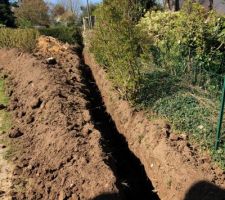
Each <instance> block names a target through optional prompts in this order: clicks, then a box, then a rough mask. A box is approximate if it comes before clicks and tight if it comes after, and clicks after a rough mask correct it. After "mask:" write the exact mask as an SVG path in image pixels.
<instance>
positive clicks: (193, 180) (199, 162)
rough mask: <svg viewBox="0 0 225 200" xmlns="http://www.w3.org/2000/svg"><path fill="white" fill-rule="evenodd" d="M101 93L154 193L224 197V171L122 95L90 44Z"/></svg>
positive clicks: (182, 198) (88, 57)
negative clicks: (148, 117)
mask: <svg viewBox="0 0 225 200" xmlns="http://www.w3.org/2000/svg"><path fill="white" fill-rule="evenodd" d="M83 57H84V61H85V63H86V64H87V65H88V66H89V67H90V69H91V71H92V74H93V77H94V79H95V81H96V84H97V86H98V88H99V90H100V92H101V96H102V98H103V101H104V103H105V107H106V110H107V112H108V113H109V114H110V115H111V117H112V119H113V120H114V122H115V124H116V127H117V129H118V131H119V132H120V133H121V134H123V136H124V137H125V138H126V140H127V143H128V146H129V149H130V150H131V151H132V152H133V153H134V154H135V155H136V157H138V158H139V159H140V161H141V163H142V164H143V165H144V168H145V171H146V174H147V176H148V177H149V179H150V180H151V182H152V183H153V186H154V188H155V192H157V194H158V195H159V197H160V199H162V200H195V199H203V200H206V199H214V200H224V194H225V190H224V189H222V188H225V173H224V172H223V171H222V170H220V169H219V168H218V167H216V166H215V165H213V164H212V163H211V162H209V161H207V159H202V157H201V156H202V155H201V156H200V153H199V152H198V151H197V149H196V148H195V147H193V146H191V145H190V143H189V142H188V141H187V140H186V139H185V138H179V137H177V136H176V135H175V134H172V133H170V130H169V129H170V128H168V125H167V124H165V122H162V121H155V122H151V121H149V120H148V119H147V118H146V116H145V115H144V113H142V112H136V111H135V110H134V109H133V108H132V107H131V106H130V105H129V103H128V102H127V101H124V100H122V99H121V98H119V95H118V93H117V92H116V91H115V90H113V87H112V84H111V82H110V81H109V80H107V76H106V72H105V71H104V70H103V68H101V67H100V66H99V65H98V64H97V63H96V61H95V59H94V56H93V55H92V54H91V53H90V52H89V49H88V47H85V48H84V50H83Z"/></svg>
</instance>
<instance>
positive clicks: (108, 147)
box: [81, 59, 159, 200]
mask: <svg viewBox="0 0 225 200" xmlns="http://www.w3.org/2000/svg"><path fill="white" fill-rule="evenodd" d="M82 61H83V59H82ZM81 70H82V72H83V73H82V74H83V77H84V78H85V84H86V85H87V87H88V88H89V89H90V93H89V94H88V98H89V102H90V107H89V110H90V111H91V116H92V121H93V123H94V125H95V128H96V129H97V130H99V132H100V133H101V135H102V143H101V144H102V147H103V149H104V152H105V153H106V154H108V155H110V157H111V160H112V162H111V161H110V159H108V160H106V163H107V164H108V165H109V166H111V169H112V170H113V171H114V174H115V176H116V177H117V187H118V188H119V189H120V191H121V193H122V194H123V195H124V199H127V200H137V199H140V200H159V197H158V196H157V194H156V193H154V188H153V186H152V183H151V181H150V180H149V178H148V176H147V175H146V172H145V169H144V166H143V165H142V163H141V162H140V160H139V159H138V158H137V157H136V156H135V155H134V154H133V153H132V152H131V151H130V149H129V147H128V144H127V141H126V139H125V137H124V136H123V135H122V134H120V133H119V132H118V130H117V128H116V125H115V123H114V122H113V120H112V118H111V116H110V115H109V114H108V113H107V112H106V108H105V105H104V102H103V99H102V97H101V93H100V91H99V89H98V86H97V85H96V83H95V80H94V77H93V74H92V72H91V70H90V68H89V66H88V65H85V63H84V61H83V63H82V65H81ZM114 165H115V166H114Z"/></svg>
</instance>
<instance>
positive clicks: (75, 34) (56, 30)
mask: <svg viewBox="0 0 225 200" xmlns="http://www.w3.org/2000/svg"><path fill="white" fill-rule="evenodd" d="M40 33H41V34H43V35H47V36H52V37H55V38H57V39H59V40H61V41H62V42H68V43H69V44H75V43H78V44H82V37H81V30H80V28H79V27H76V26H69V27H67V26H63V25H61V26H55V27H50V28H44V29H40Z"/></svg>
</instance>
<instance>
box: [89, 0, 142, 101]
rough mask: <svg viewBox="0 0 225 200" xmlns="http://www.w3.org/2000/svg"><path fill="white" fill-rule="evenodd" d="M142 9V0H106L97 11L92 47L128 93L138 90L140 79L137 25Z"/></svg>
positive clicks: (102, 63)
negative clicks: (140, 0) (137, 0)
mask: <svg viewBox="0 0 225 200" xmlns="http://www.w3.org/2000/svg"><path fill="white" fill-rule="evenodd" d="M140 13H141V7H140V4H139V3H135V1H126V0H122V1H121V0H120V1H119V0H113V1H109V0H107V1H104V3H103V4H101V5H100V6H99V7H98V8H97V9H96V11H95V14H96V18H97V24H96V26H95V30H94V34H93V35H94V37H93V39H92V48H91V50H92V52H93V53H94V55H95V57H96V60H97V61H98V62H99V63H100V64H101V65H102V66H104V67H105V68H106V70H107V71H108V74H109V77H110V78H111V79H112V81H113V83H114V85H115V87H116V88H117V89H118V91H120V93H121V95H122V96H126V97H130V96H132V95H133V94H134V93H135V92H136V91H137V89H138V82H139V79H140V74H139V68H140V64H139V62H138V57H139V41H140V38H139V35H138V32H137V31H136V27H135V22H136V21H137V19H138V18H139V17H140Z"/></svg>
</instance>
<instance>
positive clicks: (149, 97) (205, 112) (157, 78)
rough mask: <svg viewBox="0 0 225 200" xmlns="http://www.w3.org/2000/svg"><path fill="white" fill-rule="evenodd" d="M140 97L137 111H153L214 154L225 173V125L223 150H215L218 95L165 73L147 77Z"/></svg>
mask: <svg viewBox="0 0 225 200" xmlns="http://www.w3.org/2000/svg"><path fill="white" fill-rule="evenodd" d="M137 96H138V98H137V99H136V102H135V105H136V106H137V107H139V108H141V109H145V110H153V112H154V113H155V114H156V115H157V116H159V117H163V118H166V119H167V120H168V121H169V122H170V123H171V124H172V125H173V129H174V130H177V132H185V133H186V134H188V135H189V138H190V140H192V141H194V142H196V143H198V144H200V146H201V148H202V149H203V150H207V151H209V152H211V155H212V158H213V159H214V160H215V161H216V162H218V163H219V164H220V166H221V167H222V168H223V169H225V151H224V149H225V121H224V123H223V131H222V133H223V134H222V143H221V147H220V149H219V150H217V151H215V149H214V146H215V138H216V127H217V119H218V113H219V105H220V95H219V94H218V93H217V94H215V95H212V94H209V92H207V91H206V90H203V89H201V88H200V87H194V86H190V85H184V83H183V82H182V81H181V80H179V78H177V77H172V76H171V75H169V74H168V73H166V72H163V71H158V72H156V71H154V72H152V73H149V74H147V75H145V78H144V82H143V84H142V87H141V89H140V94H139V95H137Z"/></svg>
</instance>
